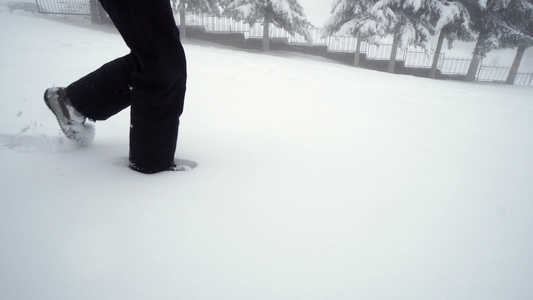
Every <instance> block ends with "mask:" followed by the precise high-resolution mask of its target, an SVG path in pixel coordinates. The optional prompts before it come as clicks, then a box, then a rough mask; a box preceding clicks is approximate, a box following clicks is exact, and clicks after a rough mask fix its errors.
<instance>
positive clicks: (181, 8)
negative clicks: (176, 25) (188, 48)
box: [178, 2, 187, 39]
mask: <svg viewBox="0 0 533 300" xmlns="http://www.w3.org/2000/svg"><path fill="white" fill-rule="evenodd" d="M178 7H179V11H180V38H182V39H185V38H187V25H186V24H185V22H186V21H185V3H183V2H180V4H179V6H178Z"/></svg>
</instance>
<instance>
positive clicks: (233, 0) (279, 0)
mask: <svg viewBox="0 0 533 300" xmlns="http://www.w3.org/2000/svg"><path fill="white" fill-rule="evenodd" d="M222 6H223V7H224V11H223V14H224V15H226V16H229V17H232V18H234V19H237V20H243V21H245V22H247V23H249V24H250V25H253V24H254V23H256V22H259V21H262V22H263V51H268V50H269V49H270V42H269V36H270V33H269V27H270V24H274V25H275V26H278V27H280V28H283V29H285V30H286V31H287V32H289V33H290V34H292V35H293V34H295V33H298V34H301V35H303V36H304V38H305V40H306V41H308V42H311V40H312V38H311V33H310V31H309V27H310V26H311V23H310V22H309V21H307V18H306V16H305V13H304V10H303V7H302V6H301V5H300V3H299V2H298V0H223V1H222Z"/></svg>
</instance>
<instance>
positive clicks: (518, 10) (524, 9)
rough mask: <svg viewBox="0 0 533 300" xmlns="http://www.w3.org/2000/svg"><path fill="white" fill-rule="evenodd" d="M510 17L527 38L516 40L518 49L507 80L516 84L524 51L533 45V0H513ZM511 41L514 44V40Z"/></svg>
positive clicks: (509, 12) (509, 11)
mask: <svg viewBox="0 0 533 300" xmlns="http://www.w3.org/2000/svg"><path fill="white" fill-rule="evenodd" d="M508 18H509V20H510V22H511V23H512V24H514V25H515V26H517V28H518V29H520V30H521V32H522V33H524V34H525V35H526V37H525V38H523V39H520V40H516V41H514V44H515V45H516V46H517V47H518V49H517V51H516V56H515V59H514V61H513V64H512V66H511V70H510V71H509V75H508V76H507V80H506V81H505V83H507V84H514V81H515V79H516V75H517V73H518V69H519V68H520V63H521V62H522V58H523V57H524V53H525V51H526V49H527V48H528V47H531V46H533V0H513V1H512V2H511V4H510V6H509V10H508ZM509 43H511V44H513V41H509Z"/></svg>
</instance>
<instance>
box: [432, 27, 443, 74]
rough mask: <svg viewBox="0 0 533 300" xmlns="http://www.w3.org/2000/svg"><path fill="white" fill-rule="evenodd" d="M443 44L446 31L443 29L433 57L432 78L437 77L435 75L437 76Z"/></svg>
mask: <svg viewBox="0 0 533 300" xmlns="http://www.w3.org/2000/svg"><path fill="white" fill-rule="evenodd" d="M442 44H444V31H442V30H441V32H440V35H439V40H438V42H437V49H435V56H434V57H433V63H432V64H431V71H430V72H429V78H431V79H435V77H436V76H437V65H438V64H439V58H440V52H441V51H442Z"/></svg>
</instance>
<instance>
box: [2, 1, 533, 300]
mask: <svg viewBox="0 0 533 300" xmlns="http://www.w3.org/2000/svg"><path fill="white" fill-rule="evenodd" d="M0 28H1V29H0V82H1V89H0V166H1V168H0V185H1V194H2V196H1V198H0V295H1V298H2V299H6V300H15V299H54V300H57V299H190V300H195V299H217V300H221V299H231V300H235V299H243V300H244V299H267V300H271V299H302V300H304V299H305V300H309V299H409V300H412V299H484V300H486V299H530V298H532V297H533V286H532V285H531V281H532V279H533V258H532V257H533V256H532V255H531V253H533V234H532V232H531V228H533V217H532V214H533V201H531V199H533V176H532V175H533V135H532V134H531V132H533V102H532V101H533V100H532V95H533V89H531V88H530V87H529V88H528V87H518V86H503V85H490V84H480V83H463V82H449V81H432V80H427V79H421V78H415V77H410V76H400V75H391V74H387V73H379V72H373V71H368V70H364V69H356V68H352V67H349V66H344V65H340V64H335V63H332V62H328V61H325V60H323V59H317V58H312V57H308V56H304V55H299V54H294V53H283V52H274V53H269V54H261V53H255V52H243V51H238V50H234V49H230V48H221V47H216V46H214V45H211V44H208V43H200V42H195V41H185V49H186V53H187V57H188V64H189V65H188V67H189V82H188V94H187V100H186V108H185V112H184V115H183V117H182V126H181V129H180V139H179V144H178V151H177V153H176V155H177V157H181V158H187V159H192V160H195V161H197V162H198V164H199V165H198V167H197V168H196V169H194V170H192V171H188V172H165V173H160V174H156V175H151V176H149V175H143V174H138V173H136V172H133V171H131V170H129V169H128V168H127V167H126V166H125V165H126V157H127V153H128V129H129V124H128V123H129V115H128V114H129V111H128V110H125V111H123V112H121V113H120V114H118V115H117V116H115V117H114V118H112V119H110V120H108V121H106V122H98V123H96V124H95V127H96V138H95V140H94V142H93V144H92V145H90V146H89V147H84V148H79V147H76V146H75V145H73V144H72V143H71V142H69V141H68V140H66V139H65V138H64V137H63V136H62V135H61V134H60V130H59V127H58V125H57V124H56V121H55V119H54V117H53V115H52V114H51V113H50V112H49V111H48V109H47V107H46V106H45V105H44V103H43V101H42V94H43V92H44V90H45V89H46V88H47V87H49V86H52V85H56V86H64V85H67V84H69V83H70V82H72V81H73V80H76V79H77V78H79V77H81V76H83V75H85V74H86V73H87V72H90V71H92V70H93V69H95V68H97V67H99V66H100V65H101V64H103V63H105V62H106V61H108V60H111V59H113V58H115V57H118V56H121V55H124V54H125V53H127V51H128V49H127V48H126V47H125V45H124V44H123V42H122V40H121V38H120V36H119V35H118V34H116V33H115V32H113V31H112V30H108V29H107V28H106V27H99V26H93V25H87V26H84V25H83V24H78V25H72V24H67V23H65V22H63V23H61V22H57V21H52V20H48V19H45V18H41V17H38V16H34V15H31V14H30V15H28V14H25V13H20V12H18V13H11V12H9V11H8V10H0Z"/></svg>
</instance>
